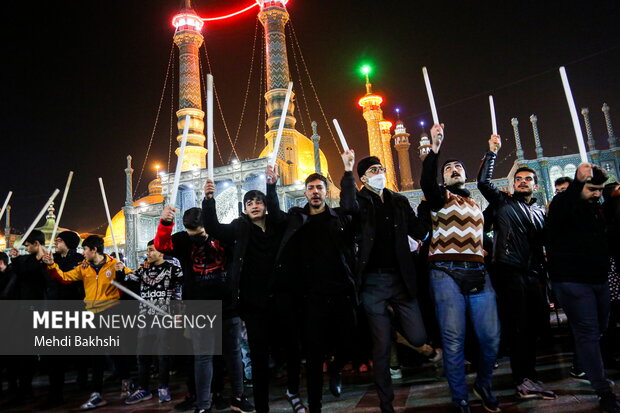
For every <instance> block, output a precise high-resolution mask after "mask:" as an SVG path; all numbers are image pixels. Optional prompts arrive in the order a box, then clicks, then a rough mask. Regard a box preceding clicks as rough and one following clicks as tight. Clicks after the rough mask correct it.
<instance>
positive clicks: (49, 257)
mask: <svg viewBox="0 0 620 413" xmlns="http://www.w3.org/2000/svg"><path fill="white" fill-rule="evenodd" d="M46 252H47V251H46ZM41 260H42V261H43V262H44V263H45V264H47V265H52V264H53V263H54V256H53V255H52V253H51V252H47V253H46V254H45V255H43V257H41Z"/></svg>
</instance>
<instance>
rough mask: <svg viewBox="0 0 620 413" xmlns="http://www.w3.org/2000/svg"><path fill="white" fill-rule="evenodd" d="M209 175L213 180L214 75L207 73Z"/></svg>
mask: <svg viewBox="0 0 620 413" xmlns="http://www.w3.org/2000/svg"><path fill="white" fill-rule="evenodd" d="M207 177H208V178H209V179H211V180H213V75H211V74H208V75H207Z"/></svg>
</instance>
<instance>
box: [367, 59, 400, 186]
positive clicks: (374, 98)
mask: <svg viewBox="0 0 620 413" xmlns="http://www.w3.org/2000/svg"><path fill="white" fill-rule="evenodd" d="M368 73H369V69H365V70H364V74H365V75H366V95H365V96H364V97H362V98H361V99H360V100H359V101H358V104H359V105H360V106H361V107H362V108H363V109H362V110H363V112H362V113H363V116H364V119H365V120H366V128H367V130H368V148H369V149H370V156H376V157H377V158H379V159H380V160H381V162H382V163H383V166H385V167H386V169H387V170H388V172H387V175H386V178H387V183H386V187H387V188H388V189H392V190H396V178H395V176H396V175H395V173H394V161H393V160H392V148H391V146H390V144H389V140H388V144H387V148H388V152H386V151H385V148H386V145H385V144H384V140H387V137H385V138H384V135H385V129H386V128H387V134H388V135H389V128H388V127H387V123H384V124H383V131H382V126H381V122H382V121H383V111H382V110H381V103H382V102H383V98H382V97H381V96H379V95H375V94H373V93H372V84H371V83H370V80H369V78H368ZM388 123H389V122H388ZM389 126H390V127H391V126H392V124H391V123H389ZM389 163H391V164H392V167H391V168H389V167H388V164H389Z"/></svg>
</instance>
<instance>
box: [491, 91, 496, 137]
mask: <svg viewBox="0 0 620 413" xmlns="http://www.w3.org/2000/svg"><path fill="white" fill-rule="evenodd" d="M489 108H490V109H491V130H492V131H493V135H497V119H496V118H495V103H494V102H493V95H489Z"/></svg>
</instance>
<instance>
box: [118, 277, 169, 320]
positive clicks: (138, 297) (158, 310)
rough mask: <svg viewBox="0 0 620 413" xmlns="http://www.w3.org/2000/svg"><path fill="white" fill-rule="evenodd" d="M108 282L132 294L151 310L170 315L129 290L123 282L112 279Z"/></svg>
mask: <svg viewBox="0 0 620 413" xmlns="http://www.w3.org/2000/svg"><path fill="white" fill-rule="evenodd" d="M110 284H112V285H113V286H115V287H116V288H118V289H119V290H121V291H122V292H124V293H125V294H127V295H130V296H132V297H133V298H135V299H136V300H138V301H140V302H141V303H143V304H144V305H147V306H149V307H150V308H152V309H153V310H155V311H157V312H158V313H159V314H161V315H165V316H169V315H170V314H168V313H167V312H165V311H164V310H162V309H161V308H159V307H157V306H156V305H155V304H153V303H151V302H150V301H148V300H145V299H144V298H142V297H140V296H139V295H138V294H136V293H134V292H133V291H131V290H130V289H129V288H127V287H125V286H124V285H123V284H121V283H119V282H118V281H116V280H112V281H111V282H110Z"/></svg>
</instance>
